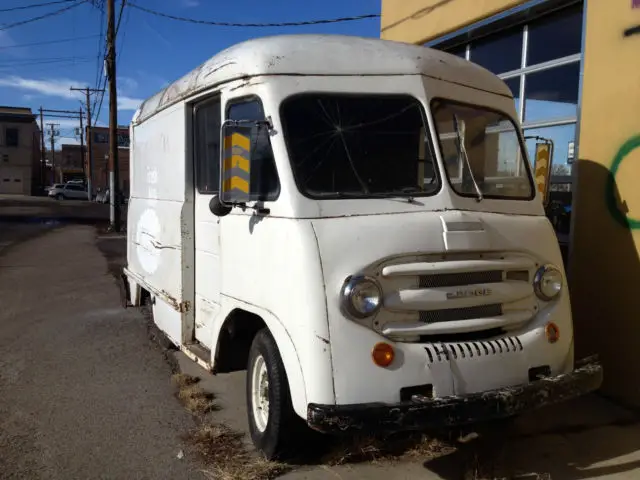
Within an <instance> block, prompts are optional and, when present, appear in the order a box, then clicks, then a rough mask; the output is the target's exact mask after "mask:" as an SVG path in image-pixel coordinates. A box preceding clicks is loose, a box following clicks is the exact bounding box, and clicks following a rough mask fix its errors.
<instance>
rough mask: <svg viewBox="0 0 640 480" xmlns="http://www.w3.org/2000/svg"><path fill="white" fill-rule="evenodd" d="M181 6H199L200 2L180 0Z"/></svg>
mask: <svg viewBox="0 0 640 480" xmlns="http://www.w3.org/2000/svg"><path fill="white" fill-rule="evenodd" d="M182 6H184V7H187V8H194V7H199V6H200V2H199V1H198V0H182Z"/></svg>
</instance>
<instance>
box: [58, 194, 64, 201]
mask: <svg viewBox="0 0 640 480" xmlns="http://www.w3.org/2000/svg"><path fill="white" fill-rule="evenodd" d="M56 200H64V195H63V194H61V193H59V194H57V195H56Z"/></svg>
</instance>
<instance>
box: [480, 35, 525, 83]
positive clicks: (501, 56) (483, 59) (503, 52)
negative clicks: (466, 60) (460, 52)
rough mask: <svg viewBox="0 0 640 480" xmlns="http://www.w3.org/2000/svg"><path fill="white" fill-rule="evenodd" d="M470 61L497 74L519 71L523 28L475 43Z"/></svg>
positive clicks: (491, 36)
mask: <svg viewBox="0 0 640 480" xmlns="http://www.w3.org/2000/svg"><path fill="white" fill-rule="evenodd" d="M470 60H471V61H472V62H473V63H477V64H478V65H482V66H483V67H484V68H486V69H487V70H491V71H492V72H493V73H496V74H498V73H504V72H508V71H510V70H517V69H519V68H520V67H521V66H522V27H521V26H519V27H516V28H514V29H511V30H507V31H505V32H500V33H498V34H495V35H490V36H488V37H486V38H485V39H482V40H478V41H476V42H473V43H472V44H471V58H470Z"/></svg>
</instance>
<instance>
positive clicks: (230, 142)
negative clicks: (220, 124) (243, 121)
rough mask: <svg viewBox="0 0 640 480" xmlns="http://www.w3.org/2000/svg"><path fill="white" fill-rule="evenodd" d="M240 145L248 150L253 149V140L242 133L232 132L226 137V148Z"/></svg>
mask: <svg viewBox="0 0 640 480" xmlns="http://www.w3.org/2000/svg"><path fill="white" fill-rule="evenodd" d="M233 147H240V148H244V149H245V150H246V151H247V152H248V151H249V150H250V149H251V140H249V137H246V136H244V135H242V134H240V133H236V132H234V133H232V134H231V135H227V136H226V137H224V148H225V149H227V148H233Z"/></svg>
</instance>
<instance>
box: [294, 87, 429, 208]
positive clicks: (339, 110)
mask: <svg viewBox="0 0 640 480" xmlns="http://www.w3.org/2000/svg"><path fill="white" fill-rule="evenodd" d="M282 123H283V126H284V133H285V139H286V141H287V144H288V148H289V156H290V160H291V165H292V168H293V173H294V177H295V180H296V183H297V184H298V188H299V189H300V191H301V192H302V193H303V194H305V195H307V196H309V197H312V198H354V197H355V198H371V197H383V198H384V197H399V196H406V197H413V196H425V195H432V194H434V193H435V192H437V191H438V189H439V179H438V175H437V169H436V168H435V167H434V163H433V160H432V159H433V157H432V155H430V154H429V149H430V147H429V146H428V145H426V143H428V142H425V135H424V134H425V128H426V127H425V122H424V110H423V108H422V105H421V104H420V102H418V100H416V99H415V98H413V97H410V96H404V95H398V96H377V95H357V96H356V95H341V94H317V93H313V94H304V95H298V96H295V97H293V98H290V99H288V100H286V101H285V102H284V104H283V106H282Z"/></svg>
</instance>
